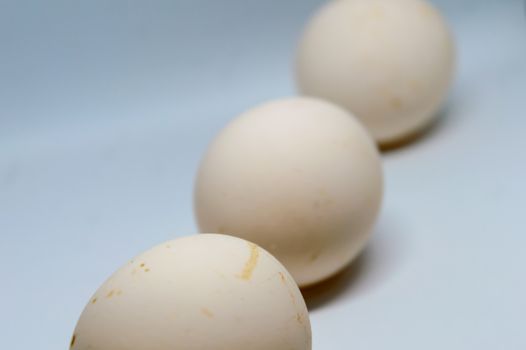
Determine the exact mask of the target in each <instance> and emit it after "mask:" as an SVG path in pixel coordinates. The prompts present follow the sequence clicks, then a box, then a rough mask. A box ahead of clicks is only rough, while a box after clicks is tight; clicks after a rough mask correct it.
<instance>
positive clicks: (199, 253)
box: [71, 234, 311, 350]
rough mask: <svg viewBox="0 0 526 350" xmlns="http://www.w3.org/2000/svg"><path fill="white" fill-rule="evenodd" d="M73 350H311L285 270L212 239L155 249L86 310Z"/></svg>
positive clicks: (247, 248)
mask: <svg viewBox="0 0 526 350" xmlns="http://www.w3.org/2000/svg"><path fill="white" fill-rule="evenodd" d="M71 349H74V350H88V349H96V350H188V349H194V350H209V349H219V350H246V349H255V350H268V349H276V350H290V349H297V350H310V349H311V329H310V321H309V316H308V313H307V308H306V306H305V302H304V300H303V297H302V295H301V293H300V291H299V289H298V287H297V285H296V283H295V282H294V281H293V279H292V277H291V276H290V275H289V273H288V272H287V270H286V269H285V268H284V267H283V266H282V265H281V264H280V263H279V262H278V261H277V260H276V259H275V258H274V257H273V256H271V255H270V254H269V253H268V252H266V251H265V250H263V249H261V248H260V247H258V246H257V245H255V244H253V243H250V242H247V241H245V240H242V239H239V238H236V237H231V236H226V235H217V234H202V235H194V236H190V237H184V238H180V239H176V240H173V241H169V242H166V243H163V244H161V245H158V246H156V247H154V248H152V249H150V250H148V251H146V252H144V253H143V254H141V255H139V256H137V257H136V258H134V259H133V260H132V261H130V262H129V263H128V264H127V265H125V266H124V267H122V268H121V269H119V270H118V271H117V272H115V273H114V274H113V276H111V277H110V278H109V279H108V280H107V281H106V282H105V283H104V284H103V285H102V286H101V287H100V288H99V290H98V291H97V292H96V293H95V295H94V296H93V297H92V299H91V300H90V301H89V302H88V304H87V306H86V307H85V309H84V311H83V312H82V314H81V316H80V319H79V321H78V323H77V326H76V329H75V332H74V335H73V337H72V340H71Z"/></svg>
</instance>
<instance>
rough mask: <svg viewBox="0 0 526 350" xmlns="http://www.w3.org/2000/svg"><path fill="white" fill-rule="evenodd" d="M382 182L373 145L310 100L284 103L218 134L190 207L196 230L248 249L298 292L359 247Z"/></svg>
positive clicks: (341, 114) (349, 120) (345, 119)
mask: <svg viewBox="0 0 526 350" xmlns="http://www.w3.org/2000/svg"><path fill="white" fill-rule="evenodd" d="M382 182H383V180H382V167H381V163H380V157H379V153H378V151H377V148H376V145H375V143H374V141H373V140H372V139H371V138H370V136H369V135H368V133H367V131H366V130H365V129H364V127H363V126H362V125H361V124H360V123H359V121H358V120H357V119H356V118H355V117H353V116H352V115H351V114H349V113H348V112H347V111H345V110H344V109H342V108H340V107H338V106H336V105H333V104H332V103H329V102H326V101H322V100H319V99H314V98H304V97H298V98H288V99H282V100H277V101H272V102H269V103H266V104H263V105H261V106H258V107H256V108H254V109H252V110H250V111H248V112H246V113H244V114H242V115H241V116H239V117H238V118H236V119H234V120H233V121H232V122H231V123H230V124H228V125H227V126H226V127H225V128H224V129H223V130H222V131H221V132H220V133H219V135H218V136H217V137H216V138H215V140H214V141H213V142H212V143H211V145H210V146H209V148H208V151H207V152H206V154H205V156H204V158H203V160H202V162H201V165H200V168H199V171H198V174H197V178H196V183H195V193H194V209H195V215H196V219H197V223H198V226H199V228H200V230H201V232H220V233H228V234H232V235H235V236H238V237H241V238H244V239H247V240H249V241H252V242H255V243H257V244H258V245H260V246H262V247H263V248H265V249H267V250H268V251H269V252H270V253H271V254H273V255H274V256H275V257H276V258H277V259H278V260H279V261H280V262H281V263H282V264H283V265H284V266H285V267H286V268H287V270H288V271H289V272H290V273H291V275H292V276H293V277H294V279H295V280H296V282H297V283H298V285H299V286H300V287H305V286H308V285H312V284H315V283H317V282H320V281H322V280H324V279H327V278H328V277H330V276H332V275H334V274H335V273H337V272H338V271H340V270H341V269H343V268H344V267H345V266H346V265H348V264H349V263H350V262H351V261H352V259H353V258H355V257H356V256H357V255H358V253H359V252H360V251H361V250H362V249H363V247H364V246H365V244H366V242H367V240H368V238H369V235H370V233H371V230H372V227H373V225H374V222H375V220H376V218H377V215H378V212H379V208H380V205H381V199H382Z"/></svg>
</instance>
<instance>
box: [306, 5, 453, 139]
mask: <svg viewBox="0 0 526 350" xmlns="http://www.w3.org/2000/svg"><path fill="white" fill-rule="evenodd" d="M454 51H455V50H454V44H453V40H452V37H451V35H450V33H449V30H448V26H447V24H446V23H445V21H444V19H443V18H442V16H441V15H440V13H439V12H438V11H437V10H436V9H434V8H433V7H432V6H431V5H430V4H429V3H427V2H425V1H423V0H335V1H331V2H329V3H327V4H326V5H324V6H323V7H322V8H321V10H319V12H318V13H317V14H316V15H315V16H314V17H313V18H312V19H311V20H310V22H309V23H308V25H307V26H306V29H305V32H304V34H303V37H302V39H301V41H300V43H299V47H298V51H297V58H296V81H297V86H298V88H299V91H300V92H301V93H302V94H304V95H308V96H317V97H321V98H325V99H328V100H330V101H333V102H335V103H337V104H340V105H341V106H344V107H345V108H347V109H348V110H350V111H352V112H353V113H354V114H355V115H356V116H357V117H358V118H360V120H361V121H362V122H363V123H364V124H365V126H366V127H367V128H368V129H369V132H370V133H371V134H372V135H373V137H374V139H375V140H376V141H377V142H378V143H379V144H383V145H388V144H391V143H397V142H400V141H403V140H405V139H407V138H408V137H411V136H413V135H415V134H417V133H419V132H420V131H421V130H422V129H423V128H424V127H426V126H427V125H429V124H430V122H431V121H432V120H433V118H434V116H436V114H437V112H438V109H439V108H440V106H441V104H442V102H443V101H444V99H445V97H446V94H447V91H448V87H449V85H450V82H451V80H452V76H453V68H454V56H455V53H454Z"/></svg>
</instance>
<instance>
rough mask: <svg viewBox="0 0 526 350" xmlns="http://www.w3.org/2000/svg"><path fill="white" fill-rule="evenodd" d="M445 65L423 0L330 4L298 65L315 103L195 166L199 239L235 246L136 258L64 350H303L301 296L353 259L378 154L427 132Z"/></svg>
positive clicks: (434, 19) (306, 334)
mask: <svg viewBox="0 0 526 350" xmlns="http://www.w3.org/2000/svg"><path fill="white" fill-rule="evenodd" d="M451 61H452V48H451V41H450V39H449V37H448V34H447V29H446V27H445V25H444V23H443V22H442V20H441V18H440V16H439V15H438V13H437V12H436V11H435V10H433V8H431V7H430V6H429V5H428V4H426V3H423V2H421V1H420V0H396V1H389V0H337V1H334V2H330V3H329V4H328V5H326V6H325V7H324V8H323V9H322V10H321V11H320V12H319V13H318V15H317V16H315V17H314V18H313V20H312V21H311V22H310V24H309V26H308V27H307V30H306V33H305V36H304V38H303V40H302V42H301V44H300V50H299V55H298V82H299V85H300V88H301V89H302V90H303V91H304V92H305V93H306V94H309V95H315V96H319V97H322V98H324V99H325V100H322V99H315V98H306V97H303V98H289V99H283V100H278V101H274V102H270V103H267V104H265V105H263V106H260V107H257V108H255V109H252V110H250V111H248V112H247V113H245V114H243V115H241V116H240V117H238V118H237V119H235V120H233V121H232V122H231V123H230V124H229V125H228V126H227V127H226V128H225V129H224V130H223V131H222V132H221V133H220V134H219V135H218V136H217V137H216V139H215V140H214V141H213V142H212V144H211V145H210V147H209V150H208V152H207V154H206V155H205V157H204V159H203V161H202V164H201V167H200V170H199V173H198V176H197V180H196V188H195V212H196V217H197V221H198V223H199V227H200V229H201V231H202V232H216V233H224V234H229V235H233V236H227V235H223V234H202V235H195V236H190V237H185V238H181V239H177V240H174V241H171V242H167V243H164V244H161V245H159V246H157V247H154V248H152V249H151V250H149V251H147V252H145V253H143V254H141V255H139V256H138V257H136V258H135V259H133V260H132V261H131V262H130V263H129V264H127V265H126V266H124V267H123V268H121V269H120V270H119V271H117V272H116V273H115V274H114V275H113V276H112V277H111V278H110V279H109V280H107V281H106V282H105V283H104V285H103V286H102V287H101V288H100V289H99V290H98V291H97V292H96V293H95V295H94V296H93V298H92V299H91V300H90V302H89V303H88V305H87V306H86V308H85V309H84V311H83V313H82V315H81V317H80V319H79V322H78V324H77V327H76V329H75V333H74V335H73V337H72V340H71V348H75V349H82V350H83V349H101V350H102V349H104V350H105V349H112V350H120V349H127V350H143V349H150V350H156V349H158V350H166V349H197V350H202V349H256V350H257V349H276V350H280V349H310V348H311V330H310V323H309V317H308V312H307V309H306V306H305V302H304V300H303V298H302V295H301V293H300V291H299V288H298V285H299V286H300V287H305V286H308V285H312V284H314V283H317V282H319V281H322V280H324V279H326V278H328V277H330V276H331V275H333V274H335V273H337V272H338V271H340V270H341V269H342V268H343V267H345V266H346V265H347V264H348V263H349V262H350V261H351V260H352V259H353V258H354V257H355V256H356V255H357V254H358V253H359V252H360V250H361V249H362V248H363V246H364V245H365V243H366V241H367V238H368V236H369V233H370V231H371V228H372V226H373V225H374V222H375V219H376V217H377V214H378V211H379V208H380V204H381V197H382V169H381V162H380V157H379V154H378V152H377V148H376V144H375V141H376V142H378V143H387V142H392V141H395V140H397V139H400V138H401V137H405V136H407V135H408V134H411V133H413V132H415V131H416V130H418V129H419V128H421V127H423V126H424V125H425V124H426V121H429V120H430V119H431V118H430V117H431V116H432V115H433V114H434V113H435V112H436V109H437V108H438V106H439V104H440V102H441V100H442V99H443V97H444V95H445V91H446V87H447V83H448V79H449V76H450V73H451ZM415 86H417V87H415ZM326 100H329V101H332V102H328V101H326ZM334 102H336V103H338V104H339V105H341V106H343V107H339V106H337V105H336V104H333V103H334ZM345 107H347V108H345ZM349 110H352V111H354V112H355V114H356V115H357V117H358V118H359V119H357V118H356V117H354V116H353V115H352V114H351V113H350V112H348V111H349ZM370 135H372V136H373V137H371V136H370ZM373 138H374V140H375V141H373ZM234 236H237V237H240V238H237V237H234ZM252 242H254V243H252ZM256 244H257V245H256ZM274 256H275V257H274Z"/></svg>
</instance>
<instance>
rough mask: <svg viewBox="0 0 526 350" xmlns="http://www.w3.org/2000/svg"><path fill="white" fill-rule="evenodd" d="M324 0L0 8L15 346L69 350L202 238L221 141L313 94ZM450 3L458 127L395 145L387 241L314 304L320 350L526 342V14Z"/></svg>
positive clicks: (3, 220)
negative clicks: (123, 289)
mask: <svg viewBox="0 0 526 350" xmlns="http://www.w3.org/2000/svg"><path fill="white" fill-rule="evenodd" d="M322 3H323V1H321V0H308V1H307V0H304V1H299V0H298V1H278V0H269V1H265V2H262V1H252V0H250V1H247V0H244V1H241V0H236V1H234V0H228V1H213V0H208V1H205V0H193V1H183V0H181V1H65V0H64V1H24V0H19V1H18V0H17V1H14V0H13V1H0V348H2V349H10V350H14V349H43V350H54V349H61V348H62V349H64V348H67V346H68V343H69V339H70V336H71V333H72V331H73V328H74V326H75V323H76V320H77V318H78V316H79V315H80V312H81V311H82V308H83V306H84V304H85V302H86V301H87V300H88V299H89V297H90V295H91V294H92V293H93V292H94V291H95V289H96V288H97V287H98V286H99V285H100V284H101V283H102V282H103V281H104V280H105V279H106V277H108V276H109V274H111V273H112V272H113V271H114V270H115V269H116V268H118V267H119V266H120V265H121V264H123V262H125V261H127V260H128V259H129V258H130V257H132V256H134V255H135V254H137V253H139V252H141V251H143V250H145V249H147V248H149V247H151V246H153V245H155V244H157V243H160V242H162V241H165V240H168V239H171V238H173V237H176V236H182V235H188V234H193V233H195V232H196V230H197V229H196V227H195V223H194V219H193V214H192V186H193V177H194V174H195V171H196V168H197V165H198V162H199V159H200V157H201V155H202V153H203V152H204V150H205V149H206V146H207V143H208V142H209V140H210V139H211V138H212V137H213V136H214V134H215V133H216V132H217V131H218V130H220V128H221V127H222V126H224V125H225V124H226V123H227V122H228V120H230V119H231V118H233V117H235V116H236V115H237V114H239V113H241V112H242V111H244V110H246V109H248V108H250V107H252V106H254V105H255V104H258V103H261V102H264V101H267V100H269V99H272V98H277V97H283V96H289V95H293V94H294V93H295V89H294V84H293V77H292V73H291V67H292V61H293V53H294V46H295V43H296V41H297V39H298V38H299V35H300V33H301V28H302V26H303V24H304V23H305V21H306V20H307V18H308V17H309V16H310V14H311V13H312V12H313V11H314V9H315V8H317V7H318V6H320V4H322ZM435 4H436V5H437V6H438V7H439V8H440V9H441V10H442V11H443V12H444V14H445V16H446V17H447V18H448V20H449V22H450V23H451V25H452V30H453V32H454V34H455V37H456V40H457V46H458V54H459V57H458V70H457V79H456V82H455V84H454V87H453V89H452V92H451V98H450V100H449V102H448V104H447V106H446V108H445V109H444V112H443V113H442V117H441V119H440V122H439V123H438V124H437V125H436V126H435V127H434V128H433V129H432V130H431V131H430V132H428V133H427V134H426V135H425V137H423V138H421V139H419V140H417V141H416V142H413V143H412V144H410V145H406V146H405V147H402V148H399V149H396V150H392V151H390V152H387V153H384V165H385V174H386V196H385V202H384V207H383V211H382V214H381V217H380V220H379V222H378V225H377V228H376V231H375V234H374V237H373V239H372V241H371V243H370V244H369V246H368V248H367V250H366V252H365V253H364V255H363V256H362V257H361V258H360V259H359V260H358V261H357V262H356V263H355V264H354V265H353V267H352V268H351V269H350V270H348V271H347V272H346V273H345V274H344V275H342V276H340V277H339V278H337V279H336V280H334V281H332V282H330V283H328V284H325V285H323V286H321V287H318V288H316V289H315V290H310V291H308V292H307V293H306V297H307V301H308V304H309V306H310V309H311V321H312V327H313V336H314V344H313V348H314V349H315V350H320V349H357V350H358V349H364V350H365V349H367V350H385V349H403V350H408V349H426V350H434V349H437V350H443V349H478V350H495V349H506V350H515V349H517V350H519V349H520V350H524V349H526V332H525V326H526V300H525V296H526V251H525V249H526V248H525V246H526V229H525V227H524V223H525V220H524V219H525V217H526V185H525V179H526V156H525V155H524V149H525V148H526V137H525V130H526V115H525V107H526V20H525V11H524V4H523V3H522V2H521V1H518V0H500V1H497V0H494V1H476V0H466V1H453V0H450V1H446V0H442V1H439V0H437V1H436V2H435Z"/></svg>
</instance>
